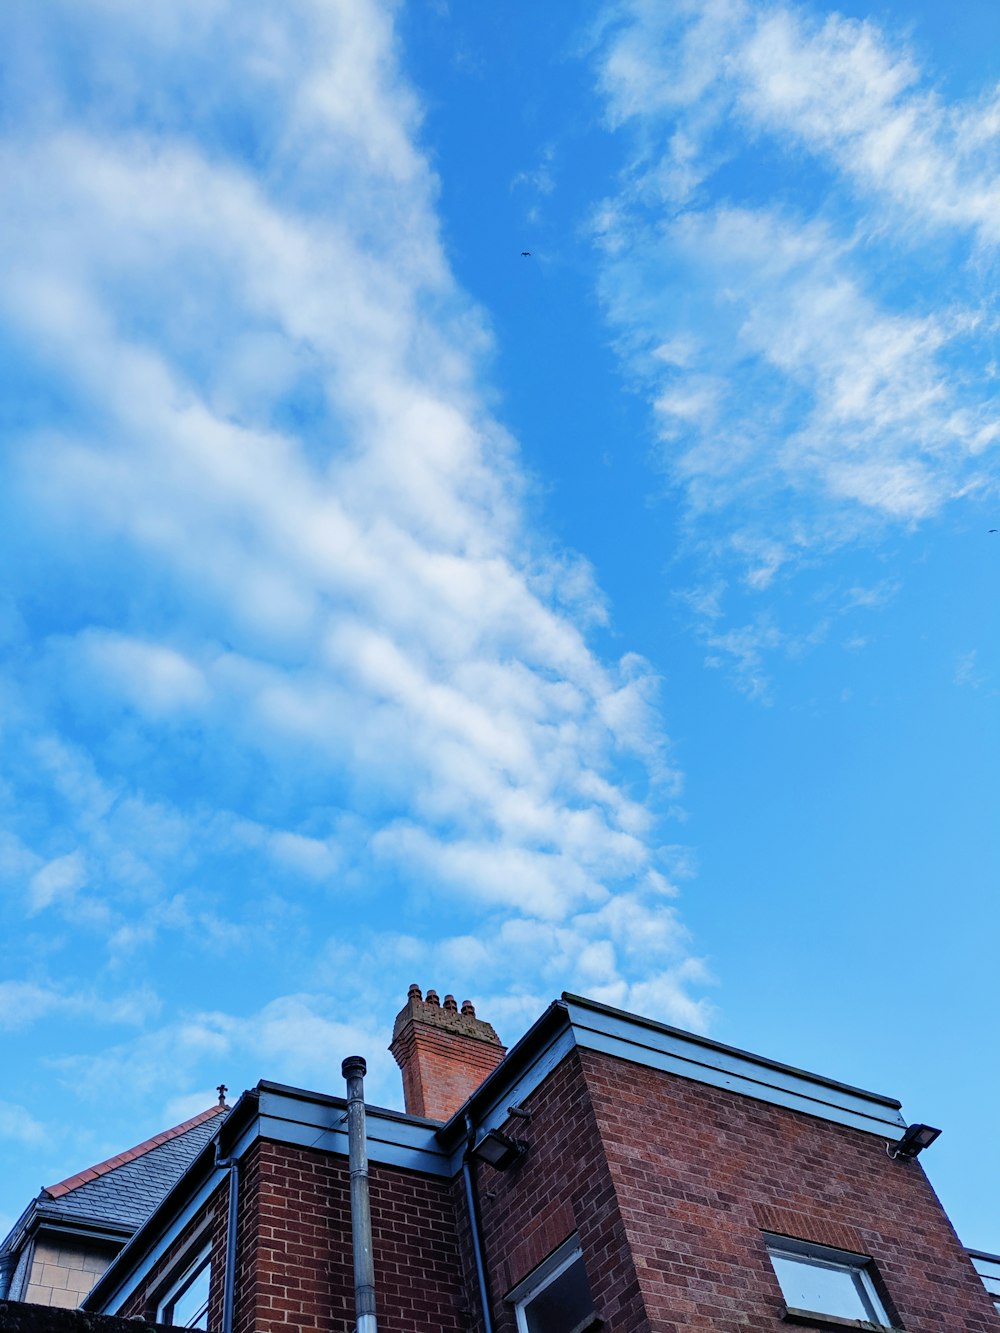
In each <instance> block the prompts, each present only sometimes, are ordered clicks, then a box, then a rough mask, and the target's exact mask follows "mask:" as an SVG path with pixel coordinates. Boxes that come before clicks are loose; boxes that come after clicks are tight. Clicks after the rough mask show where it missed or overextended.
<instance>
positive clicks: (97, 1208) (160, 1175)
mask: <svg viewBox="0 0 1000 1333" xmlns="http://www.w3.org/2000/svg"><path fill="white" fill-rule="evenodd" d="M226 1109H227V1108H225V1107H222V1106H212V1107H210V1108H209V1109H208V1110H207V1111H202V1112H201V1113H200V1114H199V1115H196V1116H192V1117H191V1119H190V1120H185V1121H184V1122H183V1123H182V1124H180V1125H175V1126H174V1127H173V1129H167V1130H164V1131H163V1133H162V1134H154V1135H153V1137H152V1138H151V1139H146V1140H145V1142H143V1143H139V1144H137V1145H136V1146H135V1147H134V1148H129V1149H127V1151H125V1152H122V1153H118V1154H117V1155H116V1156H115V1157H109V1158H108V1160H107V1161H105V1162H98V1163H97V1165H96V1166H91V1167H88V1168H87V1169H86V1170H85V1171H78V1172H77V1173H76V1175H73V1176H69V1177H67V1179H66V1180H60V1181H59V1182H58V1184H55V1185H48V1186H46V1188H45V1189H43V1190H42V1192H41V1194H40V1196H39V1202H40V1203H43V1204H44V1205H45V1212H46V1214H47V1215H48V1216H51V1215H52V1214H53V1213H59V1214H62V1215H63V1216H65V1217H67V1218H69V1217H77V1218H80V1219H81V1220H83V1219H87V1220H88V1221H99V1222H112V1223H117V1224H118V1225H120V1226H128V1227H133V1228H134V1227H138V1226H140V1225H141V1224H142V1223H143V1222H144V1221H145V1220H146V1218H147V1217H148V1216H149V1215H150V1213H151V1212H152V1211H153V1209H154V1208H155V1207H156V1205H157V1204H158V1203H159V1202H160V1200H161V1199H162V1198H163V1197H164V1196H165V1195H166V1194H167V1192H168V1191H169V1190H170V1188H171V1186H172V1185H174V1184H175V1183H176V1182H177V1181H178V1180H179V1179H180V1177H181V1176H182V1175H183V1174H184V1172H185V1171H186V1170H187V1168H188V1167H189V1166H190V1165H191V1163H192V1162H193V1161H194V1159H195V1158H196V1157H197V1156H198V1153H199V1152H201V1150H202V1148H204V1146H205V1144H206V1143H207V1142H208V1141H209V1139H210V1138H211V1137H212V1136H213V1134H214V1133H215V1131H216V1130H217V1128H218V1126H219V1123H220V1122H219V1120H218V1116H219V1115H220V1114H221V1113H222V1112H223V1111H225V1110H226Z"/></svg>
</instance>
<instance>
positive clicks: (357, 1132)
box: [341, 1055, 378, 1333]
mask: <svg viewBox="0 0 1000 1333" xmlns="http://www.w3.org/2000/svg"><path fill="white" fill-rule="evenodd" d="M367 1072H368V1066H367V1064H366V1063H365V1061H364V1059H363V1057H362V1056H360V1055H351V1056H348V1058H347V1059H346V1060H345V1061H344V1063H343V1064H342V1065H341V1073H342V1074H343V1076H344V1078H345V1079H346V1080H347V1145H348V1148H347V1151H348V1162H349V1165H350V1169H351V1240H352V1242H353V1246H354V1305H355V1312H356V1314H357V1320H358V1322H357V1325H356V1333H377V1330H378V1323H377V1321H376V1319H375V1262H374V1259H373V1257H372V1214H371V1205H370V1203H369V1201H368V1145H367V1142H366V1140H365V1083H364V1079H365V1074H366V1073H367Z"/></svg>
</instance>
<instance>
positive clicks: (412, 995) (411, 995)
mask: <svg viewBox="0 0 1000 1333" xmlns="http://www.w3.org/2000/svg"><path fill="white" fill-rule="evenodd" d="M406 998H407V999H408V1000H422V999H423V998H424V997H423V995H422V994H421V991H420V987H419V986H418V985H417V983H416V982H414V983H413V985H412V986H411V987H410V989H409V990H408V991H407V992H406Z"/></svg>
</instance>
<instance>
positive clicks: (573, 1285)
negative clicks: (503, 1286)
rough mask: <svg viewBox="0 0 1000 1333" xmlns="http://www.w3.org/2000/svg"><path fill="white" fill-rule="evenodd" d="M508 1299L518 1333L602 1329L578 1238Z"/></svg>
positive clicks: (519, 1284) (562, 1249)
mask: <svg viewBox="0 0 1000 1333" xmlns="http://www.w3.org/2000/svg"><path fill="white" fill-rule="evenodd" d="M507 1299H508V1300H509V1301H510V1302H511V1303H512V1304H513V1306H514V1309H515V1311H516V1312H517V1327H518V1333H585V1330H586V1329H591V1328H594V1329H596V1328H599V1327H600V1326H601V1321H600V1320H599V1319H598V1317H597V1315H596V1314H595V1313H594V1301H593V1297H592V1296H591V1294H590V1283H589V1282H588V1281H587V1270H586V1268H585V1267H584V1263H583V1253H582V1251H581V1249H580V1242H579V1241H578V1240H577V1238H576V1237H575V1236H571V1237H570V1239H569V1240H567V1241H565V1242H564V1243H563V1244H562V1245H560V1246H559V1248H558V1250H556V1251H555V1253H554V1254H550V1255H549V1257H548V1258H547V1259H546V1260H545V1262H544V1263H543V1264H539V1266H538V1267H537V1268H536V1269H535V1271H534V1272H533V1273H530V1274H529V1275H528V1277H526V1278H525V1279H524V1281H523V1282H519V1283H518V1284H517V1286H516V1287H515V1288H514V1290H513V1291H512V1292H511V1293H510V1295H509V1296H508V1297H507Z"/></svg>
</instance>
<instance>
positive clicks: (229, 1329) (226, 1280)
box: [215, 1144, 240, 1333]
mask: <svg viewBox="0 0 1000 1333" xmlns="http://www.w3.org/2000/svg"><path fill="white" fill-rule="evenodd" d="M215 1165H216V1166H218V1167H222V1168H223V1169H224V1170H227V1171H228V1172H229V1212H228V1215H227V1217H226V1267H225V1272H224V1273H223V1279H222V1281H223V1286H222V1330H221V1333H233V1312H234V1310H235V1308H236V1226H237V1222H238V1221H239V1216H238V1215H239V1205H240V1162H239V1158H238V1157H220V1156H219V1145H218V1144H216V1145H215Z"/></svg>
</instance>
